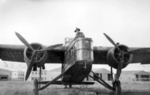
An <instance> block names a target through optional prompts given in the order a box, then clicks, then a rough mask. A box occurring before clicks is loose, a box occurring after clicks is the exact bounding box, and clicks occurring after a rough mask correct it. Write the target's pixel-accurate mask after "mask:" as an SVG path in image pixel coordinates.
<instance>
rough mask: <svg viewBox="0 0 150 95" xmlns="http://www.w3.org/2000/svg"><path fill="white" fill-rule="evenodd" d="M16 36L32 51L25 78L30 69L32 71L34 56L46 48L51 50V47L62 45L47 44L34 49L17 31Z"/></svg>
mask: <svg viewBox="0 0 150 95" xmlns="http://www.w3.org/2000/svg"><path fill="white" fill-rule="evenodd" d="M15 34H16V36H17V37H18V38H19V40H20V41H21V42H22V43H23V44H25V45H26V46H27V47H28V48H30V49H31V50H32V51H33V52H32V56H31V61H30V62H29V63H28V64H29V65H28V69H27V71H26V77H25V80H27V79H28V77H29V75H30V73H31V71H32V67H33V64H34V61H35V56H36V55H37V54H38V53H39V52H44V51H47V50H51V49H53V48H56V47H59V46H62V45H63V44H56V45H51V46H48V47H46V48H43V49H41V50H36V49H34V48H33V47H32V46H31V45H30V44H29V43H28V42H27V41H26V40H25V38H24V37H23V36H21V35H20V34H19V33H17V32H15Z"/></svg>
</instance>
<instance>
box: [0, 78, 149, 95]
mask: <svg viewBox="0 0 150 95" xmlns="http://www.w3.org/2000/svg"><path fill="white" fill-rule="evenodd" d="M122 93H123V94H122V95H150V82H133V83H122ZM0 95H34V93H33V83H32V82H26V81H24V82H23V81H0ZM39 95H113V92H112V91H110V90H108V89H106V88H104V87H102V86H101V85H100V84H98V83H95V84H94V85H89V86H86V85H80V86H79V85H74V86H73V88H67V89H64V86H63V85H60V86H58V85H51V86H49V87H48V88H46V89H45V90H42V91H40V94H39Z"/></svg>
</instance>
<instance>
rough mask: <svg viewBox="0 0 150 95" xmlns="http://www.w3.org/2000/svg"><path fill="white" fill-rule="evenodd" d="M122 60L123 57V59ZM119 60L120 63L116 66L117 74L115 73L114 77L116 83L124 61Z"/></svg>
mask: <svg viewBox="0 0 150 95" xmlns="http://www.w3.org/2000/svg"><path fill="white" fill-rule="evenodd" d="M123 58H124V57H123ZM123 58H122V59H121V62H120V63H119V65H118V68H117V73H116V75H115V80H116V81H118V80H119V77H120V75H121V72H122V65H123V62H124V61H123V60H124V59H123Z"/></svg>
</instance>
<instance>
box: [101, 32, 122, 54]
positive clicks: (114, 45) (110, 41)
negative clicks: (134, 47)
mask: <svg viewBox="0 0 150 95" xmlns="http://www.w3.org/2000/svg"><path fill="white" fill-rule="evenodd" d="M104 35H105V37H106V38H107V39H108V40H109V41H110V42H111V43H112V44H113V45H114V46H115V47H116V48H117V49H118V50H119V51H121V52H122V50H121V49H119V48H118V46H117V44H115V42H114V41H113V40H112V39H111V38H110V37H109V36H108V35H107V34H105V33H104Z"/></svg>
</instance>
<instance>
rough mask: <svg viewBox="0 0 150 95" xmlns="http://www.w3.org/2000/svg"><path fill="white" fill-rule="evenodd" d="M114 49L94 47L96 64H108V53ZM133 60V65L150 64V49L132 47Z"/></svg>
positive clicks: (130, 49)
mask: <svg viewBox="0 0 150 95" xmlns="http://www.w3.org/2000/svg"><path fill="white" fill-rule="evenodd" d="M111 48H113V47H101V46H99V47H94V48H93V51H94V64H108V63H107V52H108V51H109V50H110V49H111ZM129 51H132V54H133V60H132V61H131V63H141V64H150V48H143V47H131V48H129Z"/></svg>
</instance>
